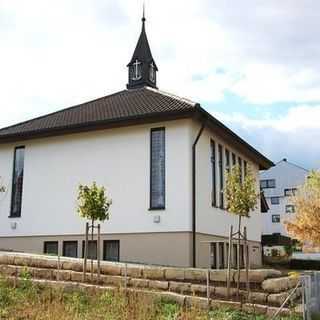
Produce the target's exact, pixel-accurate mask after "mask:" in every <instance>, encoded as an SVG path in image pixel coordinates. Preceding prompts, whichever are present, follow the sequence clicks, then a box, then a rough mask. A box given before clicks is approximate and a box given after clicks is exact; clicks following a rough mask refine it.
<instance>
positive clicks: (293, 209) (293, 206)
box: [285, 204, 296, 213]
mask: <svg viewBox="0 0 320 320" xmlns="http://www.w3.org/2000/svg"><path fill="white" fill-rule="evenodd" d="M288 208H292V210H288ZM285 211H286V213H295V212H296V208H295V205H293V204H286V207H285Z"/></svg>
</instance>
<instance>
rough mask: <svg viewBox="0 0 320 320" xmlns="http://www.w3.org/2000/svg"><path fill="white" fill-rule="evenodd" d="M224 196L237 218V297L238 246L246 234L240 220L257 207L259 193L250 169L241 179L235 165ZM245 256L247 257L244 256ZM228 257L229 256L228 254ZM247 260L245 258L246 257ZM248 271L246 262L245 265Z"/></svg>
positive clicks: (230, 210) (228, 177)
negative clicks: (242, 230) (243, 232)
mask: <svg viewBox="0 0 320 320" xmlns="http://www.w3.org/2000/svg"><path fill="white" fill-rule="evenodd" d="M225 195H226V200H227V209H228V211H229V212H230V213H232V214H235V215H237V216H238V231H237V232H236V233H235V234H231V238H232V237H233V236H237V240H238V264H237V271H238V283H237V289H238V295H239V289H240V262H239V261H240V254H239V253H240V252H239V248H240V244H241V238H242V239H244V240H245V241H246V234H244V235H243V234H242V233H241V222H242V218H243V217H245V218H249V217H250V212H251V211H252V210H254V209H255V207H256V205H257V199H258V197H259V193H258V192H257V182H256V178H255V177H254V176H253V174H252V172H251V169H250V167H248V168H247V172H246V174H245V175H244V177H242V172H241V168H240V167H239V166H238V165H236V166H234V167H232V169H231V171H230V172H229V173H228V174H227V181H226V188H225ZM231 250H232V248H231V247H230V246H229V251H230V252H231ZM246 256H247V255H246ZM229 257H230V254H229ZM246 258H247V257H246ZM246 265H247V266H246V267H247V270H248V261H247V263H246Z"/></svg>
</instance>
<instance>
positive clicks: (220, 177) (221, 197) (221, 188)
mask: <svg viewBox="0 0 320 320" xmlns="http://www.w3.org/2000/svg"><path fill="white" fill-rule="evenodd" d="M218 152H219V185H220V186H219V187H220V188H219V204H220V209H223V208H224V201H223V200H224V197H223V179H224V177H223V150H222V146H221V145H220V144H219V147H218Z"/></svg>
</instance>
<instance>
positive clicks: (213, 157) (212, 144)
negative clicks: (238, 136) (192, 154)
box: [210, 140, 217, 207]
mask: <svg viewBox="0 0 320 320" xmlns="http://www.w3.org/2000/svg"><path fill="white" fill-rule="evenodd" d="M210 147H211V179H212V189H211V204H212V206H214V207H215V206H216V205H217V189H216V188H217V187H216V144H215V142H214V141H213V140H211V142H210Z"/></svg>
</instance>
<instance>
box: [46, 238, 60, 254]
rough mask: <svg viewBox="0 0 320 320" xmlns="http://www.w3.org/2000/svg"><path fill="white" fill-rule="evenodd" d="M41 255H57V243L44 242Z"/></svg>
mask: <svg viewBox="0 0 320 320" xmlns="http://www.w3.org/2000/svg"><path fill="white" fill-rule="evenodd" d="M43 253H44V254H51V255H58V241H45V242H44V246H43Z"/></svg>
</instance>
